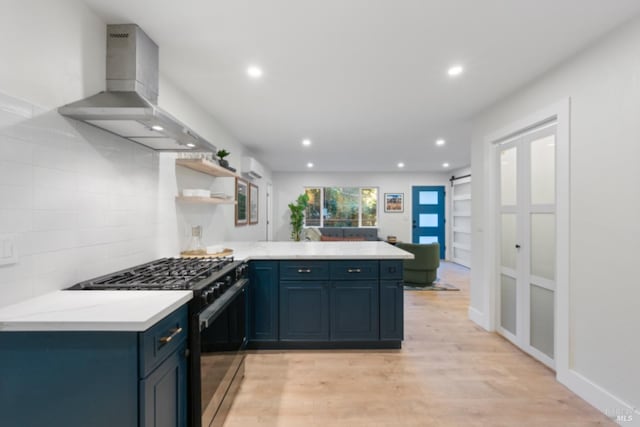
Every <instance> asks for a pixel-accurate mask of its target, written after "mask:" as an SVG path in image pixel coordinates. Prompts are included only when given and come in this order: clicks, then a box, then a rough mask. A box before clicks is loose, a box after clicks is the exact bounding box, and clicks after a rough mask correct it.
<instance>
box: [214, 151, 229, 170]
mask: <svg viewBox="0 0 640 427" xmlns="http://www.w3.org/2000/svg"><path fill="white" fill-rule="evenodd" d="M229 154H231V153H230V152H228V151H227V150H224V149H222V150H218V152H217V153H216V156H218V164H220V166H222V167H223V168H228V167H229V162H228V161H226V160H225V159H224V158H225V157H227V156H228V155H229Z"/></svg>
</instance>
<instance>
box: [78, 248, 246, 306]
mask: <svg viewBox="0 0 640 427" xmlns="http://www.w3.org/2000/svg"><path fill="white" fill-rule="evenodd" d="M246 276H247V265H246V263H243V262H241V261H235V260H234V259H233V257H221V258H205V257H198V258H161V259H158V260H155V261H151V262H148V263H146V264H141V265H138V266H135V267H131V268H127V269H124V270H121V271H118V272H115V273H110V274H106V275H104V276H100V277H96V278H93V279H89V280H85V281H83V282H80V283H77V284H75V285H74V286H72V287H71V288H69V289H70V290H131V291H135V290H191V291H193V293H194V304H195V307H193V308H194V309H195V311H200V310H202V309H203V308H205V307H207V306H209V305H211V304H213V302H214V301H215V300H217V299H218V298H219V297H221V296H222V295H223V294H224V293H225V292H226V291H227V290H229V289H230V288H231V287H232V285H233V284H234V283H237V282H238V281H240V279H242V278H244V277H246Z"/></svg>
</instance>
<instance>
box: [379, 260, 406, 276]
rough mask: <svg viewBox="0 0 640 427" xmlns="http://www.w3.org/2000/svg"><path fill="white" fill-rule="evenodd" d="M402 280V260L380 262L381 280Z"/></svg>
mask: <svg viewBox="0 0 640 427" xmlns="http://www.w3.org/2000/svg"><path fill="white" fill-rule="evenodd" d="M386 279H402V260H396V259H394V260H384V261H380V280H386Z"/></svg>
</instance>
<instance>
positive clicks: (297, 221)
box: [289, 193, 309, 242]
mask: <svg viewBox="0 0 640 427" xmlns="http://www.w3.org/2000/svg"><path fill="white" fill-rule="evenodd" d="M308 205H309V196H308V195H307V194H306V193H303V194H301V195H299V196H298V198H297V199H296V201H295V202H293V203H289V210H290V211H291V238H292V239H293V240H295V241H296V242H299V241H300V233H302V226H303V225H304V210H305V209H306V208H307V206H308Z"/></svg>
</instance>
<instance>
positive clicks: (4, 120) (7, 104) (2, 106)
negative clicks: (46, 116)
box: [0, 93, 33, 132]
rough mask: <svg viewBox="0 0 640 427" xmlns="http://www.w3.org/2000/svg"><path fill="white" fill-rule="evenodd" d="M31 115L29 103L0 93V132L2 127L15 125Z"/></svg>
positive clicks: (31, 110) (31, 109)
mask: <svg viewBox="0 0 640 427" xmlns="http://www.w3.org/2000/svg"><path fill="white" fill-rule="evenodd" d="M32 117H33V108H32V106H31V105H30V104H29V103H27V102H24V101H22V100H19V99H17V98H14V97H11V96H9V95H5V94H2V93H0V132H2V129H3V128H6V127H10V126H15V125H17V124H19V123H21V122H24V121H27V120H29V119H31V118H32Z"/></svg>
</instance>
